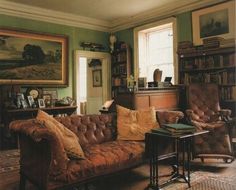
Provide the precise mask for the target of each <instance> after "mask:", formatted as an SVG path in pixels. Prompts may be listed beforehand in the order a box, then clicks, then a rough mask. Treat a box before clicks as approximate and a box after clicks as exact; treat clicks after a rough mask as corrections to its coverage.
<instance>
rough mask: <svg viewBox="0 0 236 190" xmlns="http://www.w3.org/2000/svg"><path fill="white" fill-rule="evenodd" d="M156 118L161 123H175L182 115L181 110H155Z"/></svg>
mask: <svg viewBox="0 0 236 190" xmlns="http://www.w3.org/2000/svg"><path fill="white" fill-rule="evenodd" d="M156 113H157V119H158V121H159V123H160V124H161V125H162V124H164V123H177V122H178V121H179V120H180V119H182V118H183V117H184V114H183V112H181V111H166V110H165V111H157V112H156Z"/></svg>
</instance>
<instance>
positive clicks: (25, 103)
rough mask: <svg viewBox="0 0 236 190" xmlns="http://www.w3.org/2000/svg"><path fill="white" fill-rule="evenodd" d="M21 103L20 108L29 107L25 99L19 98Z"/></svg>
mask: <svg viewBox="0 0 236 190" xmlns="http://www.w3.org/2000/svg"><path fill="white" fill-rule="evenodd" d="M21 105H22V108H28V107H29V105H28V103H27V101H26V99H22V100H21Z"/></svg>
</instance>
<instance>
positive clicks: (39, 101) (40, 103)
mask: <svg viewBox="0 0 236 190" xmlns="http://www.w3.org/2000/svg"><path fill="white" fill-rule="evenodd" d="M38 104H39V108H45V107H46V106H45V102H44V99H42V98H40V99H38Z"/></svg>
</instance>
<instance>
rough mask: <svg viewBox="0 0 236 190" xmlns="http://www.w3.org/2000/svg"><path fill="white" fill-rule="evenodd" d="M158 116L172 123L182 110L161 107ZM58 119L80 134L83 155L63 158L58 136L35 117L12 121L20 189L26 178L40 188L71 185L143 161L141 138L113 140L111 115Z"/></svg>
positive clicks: (113, 128)
mask: <svg viewBox="0 0 236 190" xmlns="http://www.w3.org/2000/svg"><path fill="white" fill-rule="evenodd" d="M158 117H159V118H160V122H165V123H173V122H177V121H178V119H179V118H182V117H183V113H182V112H175V111H170V112H166V111H163V112H159V113H158ZM57 120H58V121H59V122H61V123H63V124H64V126H65V127H67V128H69V129H70V130H71V131H73V132H74V133H75V134H76V135H77V136H78V137H79V142H80V145H81V147H82V149H83V151H84V153H85V157H86V159H84V160H73V159H71V160H66V159H64V158H63V157H62V156H61V155H62V151H63V150H62V148H61V146H60V142H59V140H58V138H57V137H56V136H55V135H52V133H51V132H50V131H49V130H48V129H46V128H42V127H40V126H38V125H39V123H38V122H36V121H35V119H31V120H21V121H13V122H12V123H11V124H10V128H11V130H13V131H15V132H17V133H18V134H19V142H20V151H21V156H20V176H21V177H20V189H25V182H26V179H27V180H29V181H30V182H32V183H33V184H34V185H36V186H37V187H38V188H39V189H40V190H48V189H70V188H71V187H76V186H79V185H81V184H87V183H88V182H89V181H91V180H94V179H97V178H98V177H102V176H107V175H110V174H114V173H117V172H121V171H123V170H126V169H131V168H133V167H136V166H138V165H140V164H142V163H144V161H145V156H144V152H145V147H144V146H145V145H144V142H143V141H121V140H116V121H115V117H114V116H112V115H108V114H106V115H84V116H79V115H72V116H67V117H59V118H57Z"/></svg>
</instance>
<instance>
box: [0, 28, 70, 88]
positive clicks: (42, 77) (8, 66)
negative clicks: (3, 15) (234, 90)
mask: <svg viewBox="0 0 236 190" xmlns="http://www.w3.org/2000/svg"><path fill="white" fill-rule="evenodd" d="M0 39H1V43H0V49H4V52H1V53H2V54H1V57H0V84H22V85H35V84H37V85H47V86H48V85H56V86H58V85H59V86H67V85H68V37H67V36H62V35H51V34H43V33H34V32H30V31H19V30H13V29H6V28H0Z"/></svg>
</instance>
